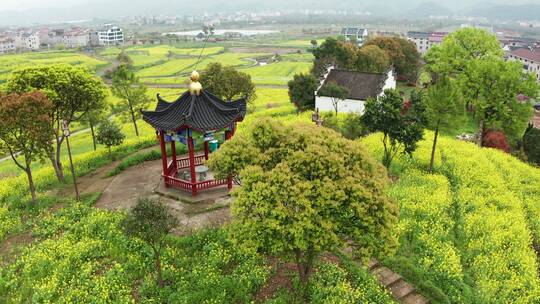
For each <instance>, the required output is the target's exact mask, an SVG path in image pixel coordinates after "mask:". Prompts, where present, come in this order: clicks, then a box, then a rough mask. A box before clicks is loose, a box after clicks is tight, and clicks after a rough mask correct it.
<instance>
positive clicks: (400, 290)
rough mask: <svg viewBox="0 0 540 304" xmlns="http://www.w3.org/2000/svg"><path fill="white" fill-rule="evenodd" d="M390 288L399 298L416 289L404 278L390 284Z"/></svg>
mask: <svg viewBox="0 0 540 304" xmlns="http://www.w3.org/2000/svg"><path fill="white" fill-rule="evenodd" d="M388 289H389V290H390V292H391V293H392V295H393V296H394V297H395V298H396V299H398V300H400V299H401V298H404V297H405V296H406V295H408V294H410V293H412V292H413V291H414V287H413V286H412V285H411V284H409V283H407V282H405V281H404V280H403V279H400V280H398V281H396V282H394V283H393V284H392V285H390V286H388Z"/></svg>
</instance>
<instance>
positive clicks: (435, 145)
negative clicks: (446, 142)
mask: <svg viewBox="0 0 540 304" xmlns="http://www.w3.org/2000/svg"><path fill="white" fill-rule="evenodd" d="M438 136H439V123H438V122H437V128H435V136H434V137H433V148H431V160H430V161H429V173H432V172H433V163H434V162H435V149H436V148H437V137H438Z"/></svg>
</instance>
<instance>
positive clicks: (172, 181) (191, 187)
mask: <svg viewBox="0 0 540 304" xmlns="http://www.w3.org/2000/svg"><path fill="white" fill-rule="evenodd" d="M162 176H163V179H164V180H165V184H166V185H168V186H171V187H174V188H178V189H182V190H187V191H191V192H192V193H193V191H195V192H198V191H201V190H206V189H211V188H216V187H220V186H226V185H229V179H216V180H207V181H201V182H196V183H191V182H189V181H186V180H182V179H179V178H175V177H172V176H168V175H162Z"/></svg>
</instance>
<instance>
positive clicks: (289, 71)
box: [242, 61, 312, 85]
mask: <svg viewBox="0 0 540 304" xmlns="http://www.w3.org/2000/svg"><path fill="white" fill-rule="evenodd" d="M311 66H312V64H311V63H309V62H292V61H291V62H289V61H282V62H278V63H272V64H268V65H265V66H257V67H251V68H247V69H243V70H242V72H246V73H248V74H249V75H251V79H252V80H253V82H255V83H256V84H266V85H286V84H287V82H288V81H289V80H291V79H292V78H293V76H294V75H295V74H298V73H307V72H309V70H310V68H311Z"/></svg>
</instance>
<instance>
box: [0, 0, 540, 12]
mask: <svg viewBox="0 0 540 304" xmlns="http://www.w3.org/2000/svg"><path fill="white" fill-rule="evenodd" d="M147 1H148V2H149V3H151V2H153V0H147ZM175 1H178V2H183V1H187V0H171V2H175ZM199 1H200V3H204V2H212V1H208V0H199ZM266 1H268V0H250V1H246V0H229V1H227V2H230V3H234V2H240V3H243V4H245V3H253V6H254V7H257V6H258V5H257V4H258V3H262V2H266ZM92 2H100V1H99V0H0V11H5V10H27V9H35V8H51V7H66V8H68V7H75V6H79V5H81V4H88V3H92ZM115 2H123V1H122V0H110V1H108V3H115ZM124 2H126V1H124ZM129 2H130V1H127V3H129ZM178 2H177V3H176V4H178ZM307 2H309V1H307ZM393 2H398V3H399V2H402V3H404V4H406V3H407V2H408V0H399V1H393ZM424 2H438V3H440V4H443V5H448V6H450V7H451V6H452V3H453V2H455V1H449V0H425V1H424ZM457 2H465V3H469V4H470V5H474V4H475V3H498V4H501V3H506V4H523V3H536V1H534V0H513V1H503V0H467V1H457ZM308 7H309V6H308ZM276 8H277V9H279V8H278V7H276Z"/></svg>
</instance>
